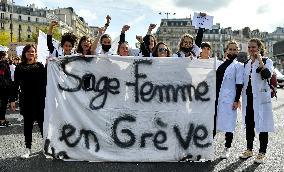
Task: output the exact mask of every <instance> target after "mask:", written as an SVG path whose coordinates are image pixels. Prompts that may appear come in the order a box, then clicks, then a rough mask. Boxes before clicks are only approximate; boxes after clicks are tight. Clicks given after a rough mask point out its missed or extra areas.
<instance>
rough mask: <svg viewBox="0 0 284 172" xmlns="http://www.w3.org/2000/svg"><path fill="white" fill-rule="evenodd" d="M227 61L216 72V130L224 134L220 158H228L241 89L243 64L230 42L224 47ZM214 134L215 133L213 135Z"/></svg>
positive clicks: (237, 49)
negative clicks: (224, 141)
mask: <svg viewBox="0 0 284 172" xmlns="http://www.w3.org/2000/svg"><path fill="white" fill-rule="evenodd" d="M226 50H227V53H228V55H227V57H228V59H227V60H226V61H225V62H224V63H222V64H221V65H220V66H219V67H218V69H217V71H216V107H215V108H216V111H217V114H215V117H214V120H216V115H217V121H216V122H217V130H218V131H222V132H226V134H225V140H226V143H225V148H224V151H223V152H222V155H221V158H225V159H226V158H228V157H229V155H230V148H231V144H232V141H233V132H234V131H235V128H236V120H237V108H238V105H239V102H240V96H241V92H242V88H243V68H244V67H243V64H242V63H240V62H238V61H237V60H236V58H237V55H238V53H239V47H238V43H237V42H235V41H230V42H229V43H228V45H227V47H226ZM214 134H215V133H214Z"/></svg>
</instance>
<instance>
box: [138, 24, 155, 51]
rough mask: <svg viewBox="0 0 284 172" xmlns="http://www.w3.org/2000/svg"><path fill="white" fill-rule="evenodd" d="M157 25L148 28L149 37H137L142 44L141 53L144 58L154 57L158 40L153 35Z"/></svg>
mask: <svg viewBox="0 0 284 172" xmlns="http://www.w3.org/2000/svg"><path fill="white" fill-rule="evenodd" d="M156 26H157V25H156V24H150V25H149V28H148V32H147V35H146V36H144V38H143V39H142V36H138V35H137V36H136V39H137V40H138V41H139V43H140V51H141V53H142V55H143V56H144V57H153V55H152V54H153V51H154V47H155V46H156V45H157V40H156V37H155V36H154V35H152V31H153V29H155V27H156Z"/></svg>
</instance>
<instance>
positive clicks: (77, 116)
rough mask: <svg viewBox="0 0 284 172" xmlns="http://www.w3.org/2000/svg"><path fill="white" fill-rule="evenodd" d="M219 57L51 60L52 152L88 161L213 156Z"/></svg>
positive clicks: (48, 119) (48, 111) (48, 145)
mask: <svg viewBox="0 0 284 172" xmlns="http://www.w3.org/2000/svg"><path fill="white" fill-rule="evenodd" d="M214 61H215V60H214V59H209V60H190V59H187V58H134V57H117V56H108V57H93V56H92V57H88V58H83V57H75V56H74V57H68V58H66V57H65V58H57V59H54V60H53V61H49V64H48V84H47V96H46V107H45V121H44V138H45V145H44V150H45V153H46V154H49V155H51V156H53V157H55V158H63V159H65V160H68V159H69V160H86V161H152V162H153V161H155V162H157V161H179V160H181V159H182V158H183V157H185V156H187V157H189V158H192V159H193V160H198V159H200V158H201V159H205V160H211V159H213V155H214V150H213V136H212V131H213V116H214V102H215V94H216V93H215V92H216V91H215V80H216V79H215V75H216V74H215V73H216V72H215V67H214ZM90 80H91V81H90ZM88 81H89V82H88Z"/></svg>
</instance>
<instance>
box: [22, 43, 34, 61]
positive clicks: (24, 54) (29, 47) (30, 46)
mask: <svg viewBox="0 0 284 172" xmlns="http://www.w3.org/2000/svg"><path fill="white" fill-rule="evenodd" d="M31 48H34V49H35V52H37V50H36V47H35V46H34V45H32V44H28V45H26V46H25V47H24V49H23V52H22V57H21V63H23V64H27V57H26V52H28V51H29V49H31ZM36 59H37V56H35V59H34V62H36Z"/></svg>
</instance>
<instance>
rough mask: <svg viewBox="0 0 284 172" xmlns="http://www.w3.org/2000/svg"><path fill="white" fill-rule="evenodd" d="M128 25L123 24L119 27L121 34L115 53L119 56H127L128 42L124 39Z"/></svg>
mask: <svg viewBox="0 0 284 172" xmlns="http://www.w3.org/2000/svg"><path fill="white" fill-rule="evenodd" d="M129 28H130V26H128V25H124V26H123V27H122V29H121V34H120V38H119V42H118V47H117V54H118V55H120V56H129V44H128V42H127V41H126V40H125V32H126V31H128V30H129Z"/></svg>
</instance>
